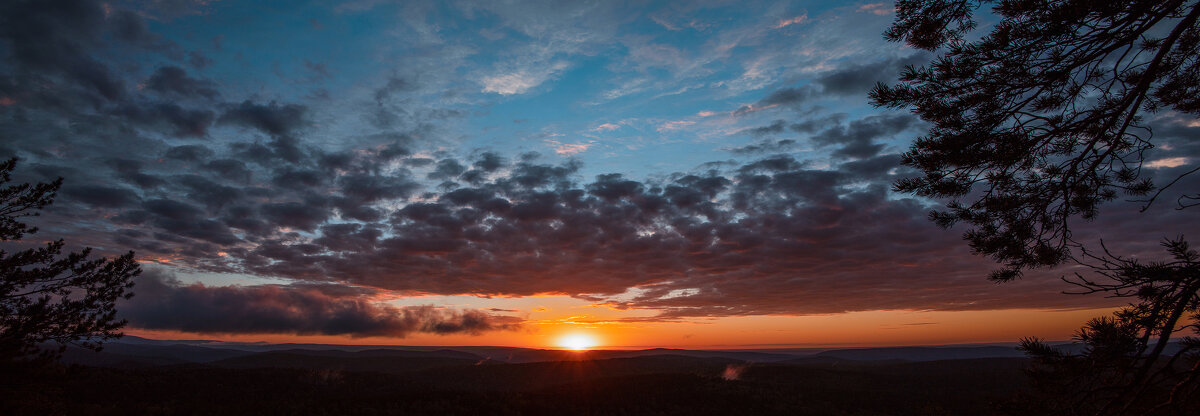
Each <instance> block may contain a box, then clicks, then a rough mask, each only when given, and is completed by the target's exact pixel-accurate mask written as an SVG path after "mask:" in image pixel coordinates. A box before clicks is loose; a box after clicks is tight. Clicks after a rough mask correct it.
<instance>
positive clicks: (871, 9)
mask: <svg viewBox="0 0 1200 416" xmlns="http://www.w3.org/2000/svg"><path fill="white" fill-rule="evenodd" d="M858 11H859V12H860V13H871V14H875V15H880V16H886V15H889V14H892V13H895V12H896V9H895V8H893V7H892V6H891V3H868V4H864V5H862V6H858Z"/></svg>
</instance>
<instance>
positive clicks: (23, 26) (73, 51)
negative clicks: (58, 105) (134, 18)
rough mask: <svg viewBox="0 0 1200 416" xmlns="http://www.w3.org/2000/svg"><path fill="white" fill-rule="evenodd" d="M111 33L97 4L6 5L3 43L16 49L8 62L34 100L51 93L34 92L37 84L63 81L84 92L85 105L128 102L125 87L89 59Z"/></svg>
mask: <svg viewBox="0 0 1200 416" xmlns="http://www.w3.org/2000/svg"><path fill="white" fill-rule="evenodd" d="M105 28H106V24H105V17H104V11H103V9H102V8H101V7H100V5H99V4H96V3H94V2H91V1H84V0H48V1H9V2H4V3H3V5H0V39H3V40H6V41H7V42H8V45H10V47H9V48H7V51H8V52H9V54H8V56H7V59H8V60H9V63H10V64H12V65H15V66H16V67H17V72H16V73H15V74H14V75H15V76H17V77H18V78H20V79H21V81H23V82H22V86H21V87H19V88H21V89H22V91H21V92H22V93H27V94H31V95H32V94H38V95H41V94H44V92H45V91H44V90H43V91H38V90H35V89H32V88H34V87H35V86H37V85H38V84H36V83H35V82H38V83H45V84H46V85H58V84H59V82H58V80H55V79H54V78H55V77H61V78H62V80H63V81H66V82H67V83H69V84H70V85H68V86H67V87H68V88H70V87H71V86H74V87H79V88H81V89H82V90H80V91H79V93H80V94H84V95H85V97H84V99H87V98H88V97H86V96H92V97H96V98H97V99H102V100H108V101H113V100H118V99H120V98H122V97H123V96H124V95H125V90H124V82H122V81H121V80H120V79H119V78H118V77H117V76H116V75H115V74H114V73H113V71H112V70H111V69H110V68H109V66H108V65H106V64H104V63H103V62H101V61H98V60H96V59H95V58H93V57H92V56H91V55H90V54H89V53H88V51H89V49H90V48H92V47H94V46H96V42H97V41H98V40H99V39H100V38H101V34H102V33H103V32H104V29H105ZM30 83H34V84H30ZM26 88H29V89H28V90H26ZM40 98H41V99H44V100H47V101H53V100H56V99H62V97H52V96H41V97H40ZM93 102H97V101H93Z"/></svg>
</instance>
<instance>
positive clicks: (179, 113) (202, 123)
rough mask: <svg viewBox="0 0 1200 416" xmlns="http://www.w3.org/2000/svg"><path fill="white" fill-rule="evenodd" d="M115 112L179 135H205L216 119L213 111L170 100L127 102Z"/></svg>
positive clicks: (120, 115)
mask: <svg viewBox="0 0 1200 416" xmlns="http://www.w3.org/2000/svg"><path fill="white" fill-rule="evenodd" d="M114 114H115V115H117V116H119V117H121V118H123V119H125V120H127V121H130V122H133V123H136V124H139V125H142V126H144V127H149V128H155V129H159V130H161V131H163V132H165V133H167V134H170V135H173V136H177V137H204V136H206V135H207V134H208V127H209V126H211V125H212V123H213V120H214V119H215V115H214V114H213V112H212V111H209V110H192V109H185V108H183V107H180V106H179V105H178V104H175V103H170V102H159V103H153V104H126V105H123V106H121V107H120V108H119V109H117V110H116V111H114Z"/></svg>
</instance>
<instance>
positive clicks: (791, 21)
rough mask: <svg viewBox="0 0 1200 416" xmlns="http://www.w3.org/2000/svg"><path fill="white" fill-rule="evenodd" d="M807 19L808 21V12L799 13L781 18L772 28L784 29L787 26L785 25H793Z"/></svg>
mask: <svg viewBox="0 0 1200 416" xmlns="http://www.w3.org/2000/svg"><path fill="white" fill-rule="evenodd" d="M806 21H808V14H802V15H799V16H796V17H791V18H787V19H781V20H779V23H776V24H775V26H772V27H771V28H773V29H782V28H785V27H788V26H791V25H795V24H800V23H804V22H806Z"/></svg>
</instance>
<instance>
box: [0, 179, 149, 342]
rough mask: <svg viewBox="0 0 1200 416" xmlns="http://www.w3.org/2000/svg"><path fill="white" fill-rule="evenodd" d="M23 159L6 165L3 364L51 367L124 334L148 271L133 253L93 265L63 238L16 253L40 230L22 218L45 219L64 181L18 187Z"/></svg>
mask: <svg viewBox="0 0 1200 416" xmlns="http://www.w3.org/2000/svg"><path fill="white" fill-rule="evenodd" d="M16 165H17V159H15V158H14V159H10V160H8V161H6V162H2V163H0V244H4V245H3V246H0V248H2V249H0V361H7V360H21V359H29V358H33V359H36V360H40V361H47V360H50V359H53V358H54V357H56V356H58V354H60V353H62V351H63V350H64V349H65V348H66V346H67V345H78V346H82V347H86V348H90V349H94V350H99V349H100V344H101V342H103V341H104V340H106V339H110V338H114V337H118V336H120V332H119V330H120V329H121V328H122V327H123V326H124V325H125V321H123V320H118V319H116V308H115V303H116V301H117V300H118V299H123V298H124V299H127V298H129V297H131V296H133V294H132V293H131V292H130V289H131V288H132V287H133V278H134V276H137V274H138V273H140V272H141V268H140V266H139V265H138V263H137V262H136V261H134V259H133V252H129V253H128V254H125V255H123V256H120V257H117V258H115V259H112V260H109V259H105V258H99V259H89V258H88V257H89V255H90V253H91V249H90V248H87V249H83V250H82V251H79V252H72V253H66V254H65V255H64V254H63V246H64V244H65V243H64V242H63V240H57V241H52V242H49V243H46V244H45V245H44V246H42V247H35V248H28V249H24V250H20V249H18V250H16V251H13V252H9V251H8V249H10V248H12V247H20V246H18V245H17V243H18V242H19V241H18V240H21V238H22V237H24V236H26V235H29V234H34V233H36V232H37V228H36V227H29V226H28V225H27V224H25V223H24V222H22V219H23V218H25V217H30V216H37V215H38V212H39V211H40V210H41V209H42V208H45V207H46V206H47V205H50V203H51V202H53V201H54V196H55V193H56V192H57V191H58V188H59V187H60V186H62V178H59V179H58V180H56V181H54V182H51V183H39V184H27V183H26V184H15V185H9V183H10V182H11V181H12V176H11V175H12V171H13V169H15V168H16Z"/></svg>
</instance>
